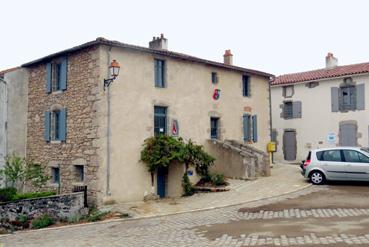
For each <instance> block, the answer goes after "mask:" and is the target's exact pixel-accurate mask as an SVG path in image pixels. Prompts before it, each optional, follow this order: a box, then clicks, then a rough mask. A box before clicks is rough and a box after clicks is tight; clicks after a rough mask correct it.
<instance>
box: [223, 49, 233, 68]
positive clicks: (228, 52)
mask: <svg viewBox="0 0 369 247" xmlns="http://www.w3.org/2000/svg"><path fill="white" fill-rule="evenodd" d="M223 57H224V63H225V64H227V65H233V55H232V53H231V50H225V53H224V55H223Z"/></svg>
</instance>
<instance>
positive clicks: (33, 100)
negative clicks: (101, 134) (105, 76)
mask: <svg viewBox="0 0 369 247" xmlns="http://www.w3.org/2000/svg"><path fill="white" fill-rule="evenodd" d="M67 59H68V69H67V71H68V74H67V90H65V91H59V92H52V93H50V94H47V93H46V92H45V83H46V82H45V78H46V76H45V75H46V63H41V64H36V65H33V66H31V67H30V68H29V72H30V75H29V87H28V122H27V157H28V158H31V159H33V160H34V161H35V162H37V163H40V164H42V165H44V166H47V167H48V169H47V170H48V171H49V172H50V173H51V167H55V166H59V167H60V180H61V184H60V190H61V193H70V192H71V191H72V188H73V187H74V186H75V185H87V186H88V195H89V196H88V199H89V201H90V202H95V201H96V194H97V190H98V189H97V186H98V185H97V183H98V181H97V179H98V178H97V175H96V174H97V170H98V168H99V164H98V155H97V149H98V144H97V138H98V136H97V133H98V127H99V126H98V123H97V117H96V115H97V113H96V104H97V102H98V96H97V95H98V94H99V91H100V90H102V81H100V80H99V76H100V74H99V68H100V63H99V53H98V48H96V47H91V48H88V49H84V50H81V51H79V52H75V53H73V54H69V55H68V56H67ZM55 105H59V106H61V107H63V108H66V109H67V137H66V141H65V142H57V141H51V142H46V141H45V139H44V131H45V123H44V121H45V117H44V116H45V112H46V111H50V110H51V108H52V107H53V106H55ZM74 165H83V166H84V177H85V181H84V182H83V183H80V182H78V180H77V179H76V172H75V170H74V169H75V167H74ZM49 187H53V188H54V189H55V187H57V188H59V185H56V184H49Z"/></svg>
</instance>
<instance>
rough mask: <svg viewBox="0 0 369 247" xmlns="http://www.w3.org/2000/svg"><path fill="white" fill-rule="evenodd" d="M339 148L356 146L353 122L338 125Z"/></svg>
mask: <svg viewBox="0 0 369 247" xmlns="http://www.w3.org/2000/svg"><path fill="white" fill-rule="evenodd" d="M339 145H340V146H349V147H356V146H357V125H356V123H354V122H346V123H341V124H340V132H339Z"/></svg>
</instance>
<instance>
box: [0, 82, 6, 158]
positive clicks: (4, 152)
mask: <svg viewBox="0 0 369 247" xmlns="http://www.w3.org/2000/svg"><path fill="white" fill-rule="evenodd" d="M0 81H1V82H2V83H4V86H5V93H4V98H5V107H4V114H3V117H4V150H3V154H4V156H3V158H5V157H6V156H7V154H8V131H7V129H8V84H7V83H6V81H5V80H4V79H2V78H0ZM3 161H5V160H4V159H3V160H2V162H3Z"/></svg>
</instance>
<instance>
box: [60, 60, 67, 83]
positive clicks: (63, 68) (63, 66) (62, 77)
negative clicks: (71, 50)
mask: <svg viewBox="0 0 369 247" xmlns="http://www.w3.org/2000/svg"><path fill="white" fill-rule="evenodd" d="M60 65H61V66H60V70H61V71H60V81H59V83H60V89H61V90H66V89H67V74H68V60H67V58H66V57H64V58H62V61H61V64H60Z"/></svg>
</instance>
